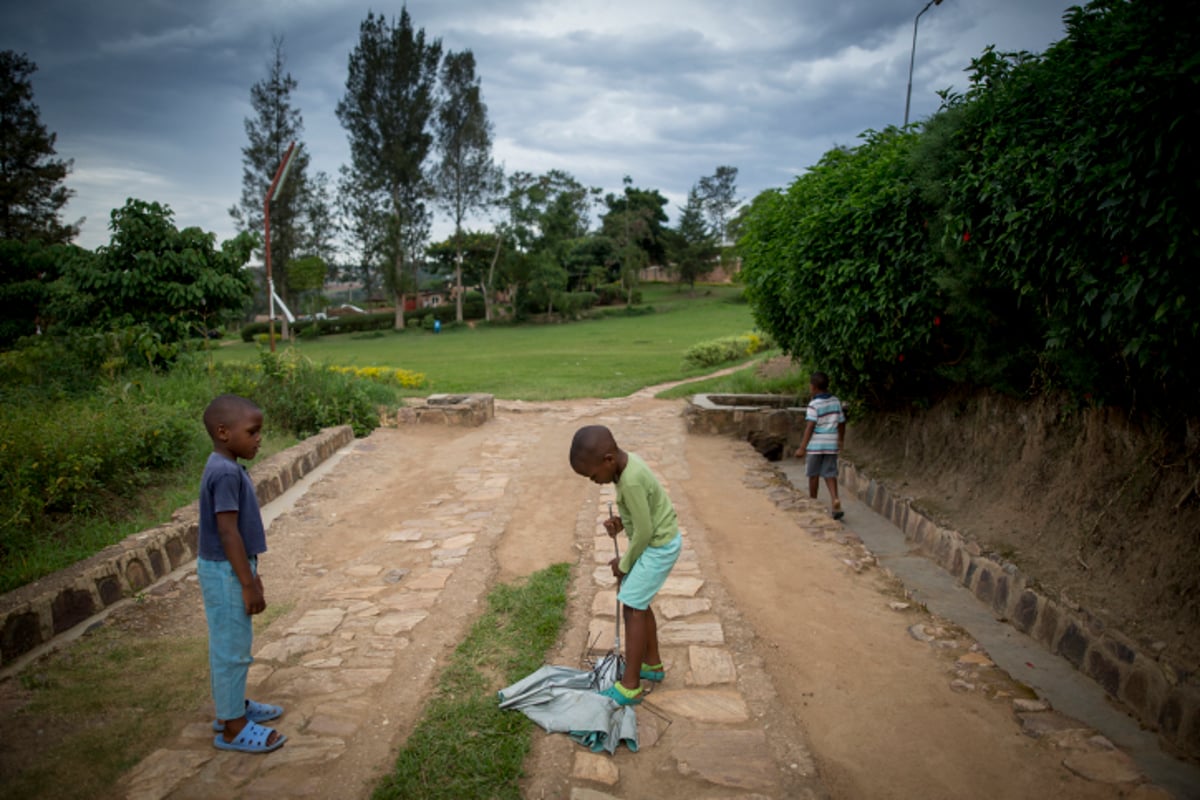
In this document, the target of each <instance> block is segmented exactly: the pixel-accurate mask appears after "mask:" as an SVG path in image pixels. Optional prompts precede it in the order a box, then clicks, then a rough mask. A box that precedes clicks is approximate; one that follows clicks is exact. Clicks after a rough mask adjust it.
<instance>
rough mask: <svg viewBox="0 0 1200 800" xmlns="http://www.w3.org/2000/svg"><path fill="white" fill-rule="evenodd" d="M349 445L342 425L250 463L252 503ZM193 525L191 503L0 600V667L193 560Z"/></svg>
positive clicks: (267, 498)
mask: <svg viewBox="0 0 1200 800" xmlns="http://www.w3.org/2000/svg"><path fill="white" fill-rule="evenodd" d="M353 439H354V432H353V431H352V430H351V428H350V426H349V425H341V426H338V427H336V428H327V429H325V430H323V431H321V432H320V433H319V434H317V435H316V436H313V437H311V438H309V439H306V440H305V441H303V442H301V443H300V444H298V445H296V446H294V447H289V448H288V449H287V450H284V451H283V452H281V453H277V454H275V455H274V456H272V457H270V458H268V459H265V460H264V461H262V462H261V463H259V464H255V465H254V466H253V467H252V468H251V469H250V477H251V479H252V480H253V481H254V491H255V492H256V493H257V494H258V502H259V504H260V505H263V504H266V503H269V502H270V501H272V500H274V499H275V498H277V497H279V496H280V495H281V494H283V493H284V492H286V491H287V490H288V489H289V488H291V486H292V485H293V484H295V483H296V482H297V481H299V480H300V479H301V478H303V477H304V476H305V475H307V474H308V473H310V472H312V471H313V470H314V469H316V467H317V465H318V464H320V463H321V462H322V461H324V460H325V459H327V458H329V457H330V456H331V455H333V454H334V453H335V452H337V451H338V450H339V449H341V448H342V447H344V446H345V445H347V444H349V443H350V442H351V441H353ZM199 478H200V476H199V475H197V476H196V479H197V481H199ZM198 520H199V508H198V503H192V504H191V505H189V506H185V507H183V508H181V509H179V510H177V511H176V512H175V513H174V514H172V515H171V521H170V522H168V523H165V524H163V525H159V526H158V527H155V528H151V529H150V530H147V531H142V532H141V533H135V534H132V535H130V536H128V537H126V538H125V540H124V541H122V542H120V543H118V544H115V545H112V546H111V547H107V548H105V549H104V550H101V551H100V552H99V553H97V554H96V555H94V556H92V557H91V558H89V559H87V560H85V561H81V562H79V563H77V564H74V565H72V566H70V567H67V568H66V569H63V570H59V571H58V572H56V573H54V574H53V575H48V576H46V577H45V578H42V579H41V580H38V581H34V582H33V583H31V584H29V585H27V586H23V587H21V588H20V589H17V590H15V591H12V592H9V593H8V594H5V595H0V665H3V664H5V663H8V662H10V661H12V660H13V659H15V658H17V657H18V656H20V655H22V654H24V653H28V652H29V651H30V650H32V649H33V648H35V647H37V646H38V645H41V644H44V643H46V642H48V641H50V640H51V639H53V638H54V637H55V636H57V635H59V634H61V633H63V632H64V631H66V630H69V629H70V628H72V627H74V626H75V625H78V624H79V623H80V622H83V621H85V620H87V619H88V618H90V617H91V616H93V615H94V614H96V613H98V612H100V611H102V610H103V609H105V608H107V607H109V606H111V605H112V604H113V603H116V602H117V601H118V600H121V599H122V598H125V597H129V596H131V595H136V594H137V593H138V592H140V591H142V590H143V589H145V588H146V587H147V586H149V585H151V584H152V583H154V582H155V581H157V580H158V579H159V578H161V577H162V576H164V575H166V574H167V573H168V572H171V571H172V570H175V569H177V568H178V567H180V566H182V565H184V564H186V563H188V562H189V561H191V560H193V559H195V557H196V549H197V537H198V536H199V532H200V528H199V521H198Z"/></svg>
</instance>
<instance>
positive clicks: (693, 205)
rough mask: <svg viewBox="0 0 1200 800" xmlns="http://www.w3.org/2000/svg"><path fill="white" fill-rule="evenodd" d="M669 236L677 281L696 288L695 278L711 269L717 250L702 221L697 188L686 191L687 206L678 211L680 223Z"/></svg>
mask: <svg viewBox="0 0 1200 800" xmlns="http://www.w3.org/2000/svg"><path fill="white" fill-rule="evenodd" d="M674 233H675V235H674V237H672V242H671V244H672V247H671V257H672V260H673V261H674V262H675V270H676V272H677V273H678V275H679V280H681V281H683V282H684V283H686V284H687V285H688V287H689V288H695V286H696V278H698V277H700V276H701V275H703V274H704V273H706V272H708V271H709V270H711V269H712V261H713V258H714V257H716V255H717V253H718V252H719V250H720V248H719V246H718V244H717V237H716V236H715V235H714V234H713V231H712V228H711V227H709V225H708V223H707V222H706V221H705V219H704V199H703V198H702V197H701V195H700V187H699V186H693V187H692V188H691V191H689V192H688V199H687V205H685V206H683V208H681V209H679V223H678V224H677V225H676V227H675V231H674Z"/></svg>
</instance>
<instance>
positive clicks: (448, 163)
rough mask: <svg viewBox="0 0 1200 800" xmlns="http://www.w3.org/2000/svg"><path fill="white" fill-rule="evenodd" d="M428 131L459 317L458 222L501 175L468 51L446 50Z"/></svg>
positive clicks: (496, 186)
mask: <svg viewBox="0 0 1200 800" xmlns="http://www.w3.org/2000/svg"><path fill="white" fill-rule="evenodd" d="M441 95H442V96H441V102H440V103H439V104H438V110H437V117H436V120H435V122H434V130H435V131H436V133H437V144H438V149H439V150H440V151H441V154H442V160H441V163H440V164H439V165H438V167H437V171H436V172H435V174H434V179H435V182H436V188H437V195H438V200H439V202H440V204H441V205H442V206H443V207H444V208H445V209H446V210H447V211H449V212H450V214H451V216H452V217H453V218H454V287H455V293H454V313H455V319H457V320H458V321H459V322H462V320H463V285H462V268H463V227H462V226H463V220H464V219H465V218H466V216H467V214H469V213H471V212H472V211H473V210H475V209H477V208H480V207H481V206H484V205H486V204H487V203H489V202H490V201H491V200H492V198H494V197H495V196H496V195H497V194H499V192H500V188H501V185H502V181H503V176H502V173H501V171H500V169H499V168H497V167H496V165H495V164H494V163H493V162H492V126H491V123H490V122H489V121H488V116H487V105H486V104H485V103H484V102H483V98H482V96H481V95H480V89H479V78H478V77H477V76H476V75H475V55H474V54H473V53H472V52H471V51H470V50H464V51H462V52H461V53H447V54H446V58H445V60H444V61H443V62H442V80H441Z"/></svg>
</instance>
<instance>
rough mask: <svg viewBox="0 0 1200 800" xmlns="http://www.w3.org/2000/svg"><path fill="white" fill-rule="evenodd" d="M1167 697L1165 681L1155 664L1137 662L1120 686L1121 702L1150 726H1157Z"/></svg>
mask: <svg viewBox="0 0 1200 800" xmlns="http://www.w3.org/2000/svg"><path fill="white" fill-rule="evenodd" d="M1166 695H1167V681H1166V678H1164V677H1163V674H1162V671H1161V670H1160V669H1159V668H1158V665H1157V664H1154V663H1153V662H1146V661H1142V660H1139V661H1138V662H1135V664H1134V666H1133V667H1132V668H1131V669H1130V670H1129V672H1128V673H1127V674H1126V676H1125V681H1124V682H1123V683H1122V684H1121V690H1120V694H1119V695H1118V696H1119V697H1120V698H1121V700H1122V701H1124V702H1125V704H1126V705H1128V706H1129V707H1130V708H1132V709H1133V710H1134V712H1135V713H1136V714H1137V716H1138V717H1139V718H1140V719H1142V720H1144V721H1145V722H1147V723H1148V724H1150V725H1157V723H1158V719H1159V715H1160V714H1161V713H1162V707H1163V700H1164V699H1165V698H1166Z"/></svg>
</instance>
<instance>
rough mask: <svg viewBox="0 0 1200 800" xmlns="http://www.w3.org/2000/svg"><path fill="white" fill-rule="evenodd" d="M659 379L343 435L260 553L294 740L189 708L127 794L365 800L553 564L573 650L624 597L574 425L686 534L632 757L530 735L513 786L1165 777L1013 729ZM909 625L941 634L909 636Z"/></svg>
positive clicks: (926, 785) (184, 597)
mask: <svg viewBox="0 0 1200 800" xmlns="http://www.w3.org/2000/svg"><path fill="white" fill-rule="evenodd" d="M652 396H653V390H646V391H644V392H640V393H638V394H636V395H633V396H632V397H629V398H623V399H616V400H595V401H571V402H562V403H544V404H523V403H499V402H498V403H497V415H496V419H495V420H493V421H491V422H489V423H488V424H486V425H484V426H483V427H481V428H476V429H456V428H441V427H432V426H413V427H407V428H402V429H399V430H379V431H377V432H376V433H374V434H373V435H371V436H370V437H368V438H366V439H363V440H359V441H357V442H355V443H354V444H353V445H352V446H351V447H350V448H349V449H348V451H347V452H346V454H345V455H344V456H343V457H342V458H341V460H340V461H339V462H338V463H336V464H335V465H334V466H332V468H331V469H329V470H328V471H327V472H326V474H324V475H323V476H321V477H319V478H317V479H316V480H315V481H314V482H313V484H312V485H311V486H310V487H309V488H308V490H307V492H306V493H305V494H304V496H303V497H302V498H301V499H300V500H299V501H298V502H297V503H296V504H295V506H294V507H293V508H291V509H290V510H289V511H287V512H286V513H284V514H282V515H281V516H280V517H279V518H278V519H276V520H275V522H274V523H273V524H272V525H271V529H270V531H269V534H268V542H269V545H270V552H269V553H268V554H267V555H265V556H264V557H263V559H262V562H261V570H262V573H263V576H264V581H265V583H266V586H267V591H268V598H269V600H270V602H272V603H273V604H276V605H277V606H280V607H283V608H285V609H286V611H285V613H283V614H281V615H280V616H278V617H277V618H275V619H274V620H272V621H271V623H270V625H269V626H268V627H267V628H266V629H265V630H262V631H259V632H258V633H257V634H256V636H257V638H256V643H255V647H256V663H255V665H254V666H253V667H252V672H251V681H250V683H251V687H252V694H253V696H254V697H256V698H260V697H261V698H262V699H266V700H270V701H271V702H279V703H282V704H284V705H285V706H287V709H288V710H287V713H286V715H285V716H284V717H283V718H282V719H281V720H280V721H279V728H280V729H281V730H283V731H284V732H286V733H288V734H289V736H290V737H291V739H290V741H289V742H288V744H287V745H286V746H285V747H284V748H283V749H281V750H280V751H278V752H277V753H273V754H271V755H269V756H266V757H257V758H248V757H245V756H240V755H237V754H230V753H219V752H217V751H215V750H214V749H213V748H212V745H211V737H212V734H211V732H210V731H209V729H208V723H209V719H210V716H209V715H210V713H211V709H206V708H197V709H196V713H195V716H194V718H193V719H191V720H188V721H185V722H181V724H180V730H179V734H178V736H176V737H175V738H174V739H172V740H170V741H166V742H163V744H162V749H161V750H159V751H158V752H156V753H155V754H153V755H152V756H150V757H149V758H148V759H146V760H145V761H143V763H142V764H140V765H138V767H136V768H135V769H134V770H132V771H131V772H130V773H129V775H128V777H127V779H126V781H125V782H124V784H123V785H122V787H121V788H122V792H124V793H125V794H126V796H130V797H139V798H141V797H172V798H200V797H213V796H244V797H258V796H268V795H270V796H275V797H280V796H282V797H305V796H307V797H334V796H337V797H365V796H368V795H369V792H370V789H371V787H372V786H373V785H374V783H375V782H376V780H377V779H378V777H379V776H380V775H381V774H383V773H384V772H386V771H387V770H388V769H389V768H390V766H391V763H392V760H393V758H394V753H395V751H396V749H397V748H398V747H399V746H401V745H402V744H403V741H404V739H405V737H406V735H407V734H408V732H409V731H410V730H411V729H412V726H413V725H414V724H415V722H416V721H417V719H418V718H419V715H420V713H421V708H422V705H423V702H424V700H425V698H426V697H427V696H428V694H429V692H430V690H431V688H432V686H433V684H434V682H435V681H436V679H437V675H438V673H439V670H440V669H441V667H442V666H443V665H444V663H445V661H446V658H447V656H448V654H449V652H450V650H451V649H452V647H453V646H454V645H455V644H456V643H457V642H458V641H459V639H460V638H461V637H462V635H463V633H464V632H465V630H466V629H467V627H468V625H469V624H470V622H471V621H472V620H473V619H474V617H475V616H476V614H477V610H478V608H479V604H480V602H481V601H482V600H483V598H484V596H485V594H486V592H487V589H488V587H489V586H491V585H492V584H493V583H494V582H496V581H497V580H510V579H513V578H517V577H520V576H523V575H527V574H529V573H531V572H533V571H536V570H538V569H541V568H543V567H545V566H548V565H550V564H553V563H556V562H562V561H567V562H570V563H572V564H575V565H576V569H575V572H574V577H573V584H572V592H571V608H570V616H569V622H570V629H569V630H568V631H567V633H566V635H565V636H564V638H563V642H562V646H561V648H560V649H559V650H558V652H556V653H554V654H551V657H550V660H551V661H553V662H556V663H566V664H573V665H578V664H579V662H580V659H581V656H582V654H583V653H584V651H585V649H586V647H587V642H588V641H589V640H590V638H591V637H590V635H589V631H590V632H592V633H594V632H596V631H603V630H607V629H606V628H605V625H611V613H612V612H611V608H612V603H611V600H610V597H611V594H609V593H610V592H611V589H610V587H609V586H608V584H607V583H606V581H605V577H604V575H603V571H604V570H603V569H601V568H600V565H601V563H602V559H601V557H600V555H598V554H597V551H596V548H597V547H598V546H602V545H603V544H604V540H601V541H600V542H597V537H596V532H597V531H596V520H597V518H598V516H599V515H600V513H601V512H602V509H603V507H604V503H605V495H604V494H603V493H602V492H603V490H602V489H601V488H600V487H596V486H593V485H592V484H590V483H589V482H588V481H585V480H583V479H581V478H579V477H577V476H575V475H574V474H573V473H572V472H571V470H570V469H569V467H568V466H567V458H566V454H567V447H568V444H569V441H570V437H571V434H572V433H573V432H574V430H575V429H576V428H577V427H578V426H580V425H583V424H588V423H601V424H606V425H609V426H610V427H611V428H612V429H613V430H614V432H615V433H616V436H617V438H618V441H619V442H620V443H621V444H622V446H624V447H626V448H627V449H630V450H633V451H635V452H638V453H639V454H640V455H642V456H643V457H644V458H645V459H646V460H647V462H648V463H649V464H650V465H651V467H652V468H654V469H655V470H656V472H658V474H659V475H660V476H661V477H662V478H663V480H664V482H665V483H666V485H667V487H668V490H669V492H670V493H671V495H672V497H673V498H674V500H675V502H676V506H677V509H678V511H679V516H680V521H681V526H682V527H683V528H684V532H685V541H686V543H687V550H686V551H685V558H684V559H682V560H681V563H680V567H679V569H678V570H677V572H678V575H677V578H676V579H673V580H675V583H674V584H673V585H672V587H671V590H670V593H665V595H664V597H663V598H662V604H665V607H663V608H662V609H661V610H660V612H659V613H660V618H661V619H663V622H664V623H665V627H666V628H667V630H668V633H667V639H669V641H670V642H671V643H670V644H669V645H666V646H665V649H664V654H665V656H666V659H667V666H668V679H667V682H666V683H665V684H663V686H662V687H661V688H660V689H658V690H657V691H656V692H655V693H654V694H653V695H652V696H651V697H650V698H649V700H648V701H647V702H646V703H645V704H644V705H643V706H642V707H641V709H639V721H640V722H641V724H642V733H641V736H642V743H643V747H642V749H641V750H640V751H639V752H637V753H631V752H628V751H625V750H621V751H619V752H618V753H617V755H616V756H615V757H613V758H611V759H610V758H608V757H607V756H592V755H591V754H586V753H583V752H582V751H581V750H580V748H578V747H577V746H575V745H573V744H572V743H571V742H570V741H569V740H568V739H567V737H563V736H545V735H542V734H540V733H539V734H537V736H536V739H537V742H536V745H535V750H534V753H533V756H532V757H531V759H530V761H529V762H528V765H527V768H528V773H529V777H528V778H527V780H526V781H525V783H524V792H525V795H526V796H527V797H531V798H541V797H547V798H567V797H571V798H604V797H625V798H636V797H651V796H654V797H660V798H675V797H691V798H709V797H712V798H716V797H733V796H741V797H750V796H756V797H779V798H783V797H833V798H918V797H919V798H962V797H973V796H984V795H986V796H988V797H994V798H1027V797H1031V796H1037V795H1048V794H1053V795H1055V796H1056V797H1059V798H1116V797H1143V798H1151V797H1159V796H1161V795H1159V794H1157V793H1156V792H1155V790H1153V789H1151V788H1149V787H1146V786H1141V787H1138V786H1137V785H1136V780H1135V781H1133V782H1130V781H1126V782H1124V783H1113V782H1101V781H1097V780H1086V779H1084V778H1082V777H1080V776H1079V775H1078V774H1077V772H1078V770H1076V771H1072V770H1070V769H1068V768H1067V767H1065V766H1064V765H1063V762H1064V759H1065V758H1067V757H1069V756H1072V755H1075V756H1080V757H1082V756H1084V755H1087V756H1088V760H1089V761H1090V760H1093V759H1096V758H1099V757H1098V756H1096V753H1097V751H1099V750H1103V747H1102V745H1100V744H1097V743H1095V742H1092V743H1088V742H1086V741H1083V740H1082V739H1081V738H1080V737H1079V736H1078V735H1076V734H1070V735H1068V734H1061V733H1059V734H1052V735H1047V736H1043V737H1042V738H1041V739H1036V740H1035V739H1033V738H1030V737H1029V736H1026V735H1023V734H1022V732H1021V729H1020V726H1019V724H1018V722H1017V720H1016V718H1015V717H1014V714H1013V710H1012V700H1013V698H1014V696H1015V695H1019V694H1020V687H1016V686H1015V685H1013V684H1012V683H1011V682H1009V681H1007V679H1006V678H1005V676H1003V675H1002V674H996V671H995V670H994V669H993V670H991V671H990V672H989V668H988V666H987V663H986V662H987V659H986V656H985V654H982V653H978V652H972V650H971V642H970V641H969V640H968V639H966V638H965V637H963V636H958V635H956V633H955V632H954V631H953V630H948V629H946V628H945V627H944V626H943V627H942V628H941V629H939V627H938V622H937V621H936V620H931V619H929V618H928V617H927V616H925V615H923V612H921V611H920V610H919V609H917V608H914V607H909V608H907V609H900V610H896V609H893V608H892V606H891V605H890V604H898V603H900V602H902V601H903V592H902V588H900V587H898V585H897V584H895V582H894V581H891V580H890V579H888V578H886V577H885V576H883V575H881V574H880V573H879V572H878V571H876V570H875V569H873V568H872V567H871V566H870V564H869V559H864V555H865V553H864V552H863V551H862V550H861V548H859V547H856V546H855V544H854V540H853V537H852V536H851V537H850V538H849V539H848V540H847V538H846V536H845V531H844V530H843V529H842V528H841V526H840V525H838V524H834V523H832V522H831V521H829V520H827V519H826V518H825V517H824V516H823V514H822V513H820V510H819V509H814V508H812V507H810V506H808V505H807V503H806V502H804V501H799V502H797V500H796V499H795V495H794V494H793V493H792V492H791V491H790V489H788V488H787V487H785V486H781V485H780V483H779V481H778V479H777V478H775V477H774V474H773V472H772V471H771V470H770V468H769V466H768V465H766V464H765V462H762V460H761V459H760V458H759V457H758V456H757V454H756V453H754V451H753V450H752V449H751V448H750V447H749V446H748V445H746V444H744V443H741V442H737V441H734V440H731V439H724V438H710V437H689V436H688V435H687V434H686V432H685V431H684V428H683V422H682V420H681V418H680V416H679V412H680V411H681V408H682V406H681V404H680V403H679V402H678V401H658V400H654V399H652ZM609 546H611V545H609ZM606 558H607V551H605V556H604V559H603V560H606ZM181 588H182V591H181V592H180V593H179V594H178V595H177V596H176V597H175V598H174V600H172V602H173V603H174V606H173V607H174V608H176V609H177V612H176V613H179V614H190V615H191V618H190V622H189V624H190V625H192V626H201V625H202V624H203V623H202V619H201V615H202V611H201V609H200V603H199V600H198V597H197V594H198V593H197V592H196V590H195V583H194V580H184V581H182V582H181ZM189 609H190V611H189ZM605 609H608V610H607V612H606V611H605ZM606 613H607V615H608V617H607V618H606V617H605V616H604V615H605V614H606ZM921 623H928V628H927V630H929V631H930V632H931V636H930V637H929V638H930V639H931V640H932V641H918V640H917V639H916V638H914V637H913V636H912V635H911V634H910V632H909V629H910V628H911V627H912V626H913V625H914V624H918V625H919V624H921ZM604 641H609V640H607V639H606V640H604ZM939 644H940V646H939ZM967 679H970V680H967ZM956 680H957V681H959V682H960V683H968V684H969V685H970V686H971V687H972V688H971V689H970V690H965V691H959V690H956V687H952V683H954V682H955V681H956ZM971 681H973V682H971ZM497 688H499V687H497ZM962 688H963V687H962V686H958V687H957V689H962ZM1068 727H1070V726H1068ZM1100 756H1103V753H1102V752H1101V753H1100ZM1106 763H1107V762H1106ZM1093 777H1096V776H1095V775H1093ZM1101 777H1104V776H1101ZM1108 778H1111V776H1108ZM1108 778H1106V780H1107V779H1108Z"/></svg>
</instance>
